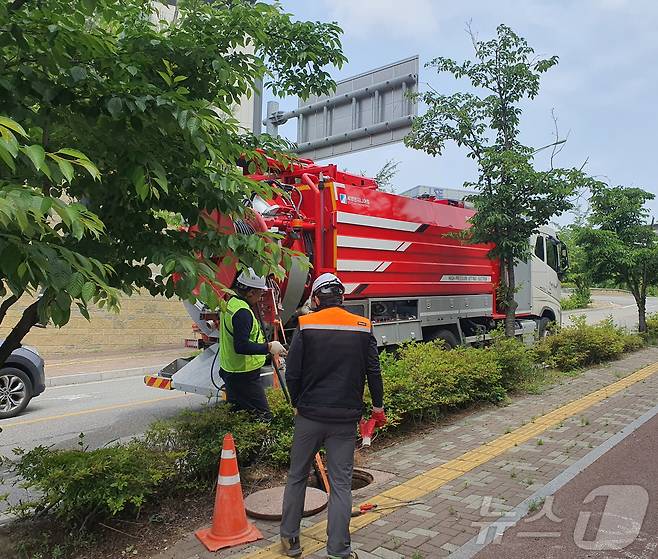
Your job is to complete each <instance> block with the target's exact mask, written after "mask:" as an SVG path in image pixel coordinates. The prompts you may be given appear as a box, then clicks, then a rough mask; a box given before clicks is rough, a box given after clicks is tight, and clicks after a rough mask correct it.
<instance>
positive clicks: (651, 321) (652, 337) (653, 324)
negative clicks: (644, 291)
mask: <svg viewBox="0 0 658 559" xmlns="http://www.w3.org/2000/svg"><path fill="white" fill-rule="evenodd" d="M645 338H646V339H647V341H648V342H649V343H656V342H657V341H658V314H656V313H654V314H650V315H649V316H647V331H646V334H645Z"/></svg>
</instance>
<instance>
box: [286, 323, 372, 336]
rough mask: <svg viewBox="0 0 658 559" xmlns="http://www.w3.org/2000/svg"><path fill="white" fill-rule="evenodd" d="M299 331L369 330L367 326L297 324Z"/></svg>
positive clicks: (368, 331)
mask: <svg viewBox="0 0 658 559" xmlns="http://www.w3.org/2000/svg"><path fill="white" fill-rule="evenodd" d="M299 329H300V330H343V331H346V332H367V333H368V334H369V333H370V328H368V327H367V326H357V325H356V324H354V325H352V324H302V323H300V324H299Z"/></svg>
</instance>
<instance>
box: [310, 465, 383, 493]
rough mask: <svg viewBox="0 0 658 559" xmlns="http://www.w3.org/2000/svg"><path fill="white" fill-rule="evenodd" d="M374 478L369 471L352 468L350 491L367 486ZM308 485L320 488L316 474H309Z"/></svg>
mask: <svg viewBox="0 0 658 559" xmlns="http://www.w3.org/2000/svg"><path fill="white" fill-rule="evenodd" d="M374 479H375V478H374V477H373V475H372V474H371V473H370V472H366V471H365V470H359V469H358V468H354V470H353V471H352V491H356V490H358V489H363V488H364V487H368V485H370V484H371V483H372V482H373V481H374ZM308 487H315V488H322V486H321V485H320V482H319V480H318V476H317V474H315V473H312V474H311V475H310V476H309V478H308Z"/></svg>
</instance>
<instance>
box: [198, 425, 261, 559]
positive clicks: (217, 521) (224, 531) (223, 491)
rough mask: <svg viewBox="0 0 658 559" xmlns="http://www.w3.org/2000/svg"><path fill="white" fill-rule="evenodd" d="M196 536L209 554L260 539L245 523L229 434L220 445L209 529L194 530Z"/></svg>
mask: <svg viewBox="0 0 658 559" xmlns="http://www.w3.org/2000/svg"><path fill="white" fill-rule="evenodd" d="M195 534H196V537H197V538H199V539H200V540H201V543H203V545H205V546H206V548H208V551H217V550H218V549H222V548H224V547H232V546H234V545H240V544H243V543H248V542H255V541H256V540H261V539H263V535H262V534H261V533H260V532H259V531H258V529H257V528H256V527H255V526H254V525H253V524H250V523H249V522H247V514H246V512H245V509H244V501H243V498H242V487H241V485H240V472H239V471H238V460H237V458H236V456H235V443H234V442H233V435H231V433H227V434H226V436H225V437H224V443H223V445H222V457H221V460H220V461H219V477H218V478H217V494H216V496H215V510H214V512H213V515H212V526H211V527H210V528H204V529H203V530H197V531H196V532H195Z"/></svg>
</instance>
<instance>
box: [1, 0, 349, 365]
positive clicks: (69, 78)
mask: <svg viewBox="0 0 658 559" xmlns="http://www.w3.org/2000/svg"><path fill="white" fill-rule="evenodd" d="M177 10H178V18H177V19H176V21H173V22H167V21H156V18H155V11H154V9H153V3H152V2H150V0H91V1H90V0H38V1H37V0H14V1H13V2H9V3H7V2H4V3H2V5H0V31H1V32H0V111H1V112H2V113H3V114H5V115H7V116H8V117H11V118H13V119H14V120H15V121H18V122H20V123H21V124H22V125H23V126H24V127H25V129H26V130H27V134H29V135H30V137H32V138H33V139H34V140H35V144H37V145H39V146H41V147H42V148H43V150H45V152H49V153H57V152H56V150H57V149H59V146H67V145H72V146H76V149H79V150H80V152H82V153H85V154H86V155H87V156H88V157H89V159H88V160H87V159H85V160H84V161H86V162H89V161H94V163H95V164H96V165H97V166H98V171H99V174H100V180H96V179H97V178H98V177H93V176H90V175H89V173H86V172H85V171H84V169H82V167H85V165H90V163H85V165H82V164H81V163H80V164H79V165H78V166H77V167H75V166H74V167H71V165H70V164H69V163H67V162H66V161H65V160H66V158H67V157H72V156H71V155H66V154H63V158H62V162H60V161H57V162H56V163H57V165H53V163H54V161H51V160H50V159H47V161H46V163H43V161H42V160H43V157H40V158H39V164H40V165H41V166H42V168H40V169H39V171H40V173H41V174H40V175H39V176H37V174H38V173H37V172H36V171H34V170H33V171H34V172H32V173H31V174H29V173H27V170H28V169H29V167H24V168H23V170H24V171H26V174H24V176H22V179H25V180H26V181H27V184H33V185H34V186H35V187H38V188H39V189H40V190H41V192H42V194H43V195H44V196H46V197H48V198H49V199H51V200H57V199H60V198H62V197H64V196H68V197H69V198H70V199H71V200H74V201H78V202H79V203H78V204H76V205H75V206H74V207H75V208H76V209H77V210H76V211H79V212H82V210H83V209H84V210H85V211H87V212H89V214H88V215H89V216H92V215H94V216H97V218H98V220H100V221H99V223H102V224H104V227H105V233H106V234H104V235H101V234H98V235H94V234H86V235H83V236H81V237H78V236H75V235H74V236H73V237H70V238H68V239H67V241H66V243H67V244H66V246H67V248H68V249H69V250H73V251H75V252H78V253H79V254H81V255H85V256H86V257H88V258H90V257H93V258H94V259H95V260H96V261H97V262H98V263H99V265H101V266H103V267H105V269H106V270H108V271H111V273H110V274H108V276H107V278H106V279H107V281H108V286H109V287H111V288H114V289H119V290H121V291H123V292H125V293H127V294H130V293H132V292H134V290H136V289H139V288H145V289H147V290H148V291H149V292H150V293H152V294H154V295H156V294H163V295H165V296H167V297H173V296H178V297H181V298H183V299H194V298H197V297H198V298H199V299H201V300H203V301H204V302H207V303H208V304H209V305H210V306H212V307H214V306H216V304H217V302H218V299H217V292H216V289H214V287H217V286H211V285H210V284H209V283H208V282H207V281H206V278H214V277H215V274H216V272H217V263H218V262H221V261H222V259H225V260H224V261H228V260H229V259H230V258H231V257H232V255H236V256H237V257H239V260H240V265H241V266H242V265H245V266H246V265H248V266H252V267H253V268H255V269H256V271H257V272H259V273H264V272H273V273H276V274H279V275H280V274H281V270H280V267H279V264H280V263H282V262H283V263H284V265H285V264H287V262H288V260H289V255H288V254H287V253H286V251H282V250H281V248H280V247H279V245H278V244H277V242H276V240H277V238H276V236H275V235H272V234H267V233H264V234H251V235H249V234H233V233H231V231H229V230H227V229H226V228H225V227H223V226H220V225H219V224H218V222H217V219H215V218H214V217H212V216H214V215H217V213H215V214H213V212H215V211H216V212H218V213H219V214H222V215H225V216H230V217H232V218H235V219H241V218H245V219H246V218H247V217H248V214H249V210H248V208H247V206H248V202H249V200H250V199H251V198H252V197H253V195H255V194H260V195H261V196H268V195H269V194H270V188H271V187H269V186H268V185H267V184H266V183H264V182H256V181H253V180H250V179H248V178H247V177H246V176H244V174H243V169H244V170H248V171H250V172H256V171H263V170H265V171H266V168H265V164H264V153H270V154H272V153H279V154H283V155H278V156H277V157H279V159H281V161H282V162H283V164H285V161H286V156H285V152H286V149H287V148H288V147H289V146H288V145H287V144H285V143H283V142H282V141H281V140H278V139H273V138H269V137H268V136H267V135H263V136H261V137H256V136H255V135H253V134H251V133H248V132H247V131H245V130H242V129H241V128H240V126H239V123H238V121H237V120H236V119H235V118H234V116H233V113H232V109H233V107H234V106H235V105H236V104H237V103H239V102H240V100H241V98H243V96H247V95H252V94H253V91H254V90H255V88H256V87H257V84H258V83H259V82H260V80H264V81H265V83H266V85H268V86H269V88H270V89H271V90H272V91H273V92H274V93H275V94H279V95H282V94H291V95H300V96H302V97H306V96H308V95H310V94H320V93H325V92H327V91H329V90H330V89H331V88H332V87H333V85H334V84H333V81H332V80H331V78H330V76H329V74H328V73H327V71H326V70H325V66H327V65H332V64H333V65H337V66H341V65H342V63H343V62H344V61H345V58H344V56H343V55H342V53H341V46H340V41H339V36H340V33H341V31H340V28H339V27H338V26H337V25H335V24H332V23H319V22H297V21H293V19H292V17H291V16H290V14H286V13H284V12H283V11H282V9H281V7H280V6H279V5H278V4H276V5H270V4H265V3H255V2H248V1H246V0H225V1H215V2H207V1H205V0H180V1H179V2H178V7H177ZM60 155H62V154H61V153H60ZM81 161H82V160H81ZM45 165H47V166H45ZM49 173H50V174H49ZM74 179H75V180H74ZM15 184H17V183H15ZM172 216H174V217H175V216H178V218H179V219H180V220H181V221H182V222H184V223H185V224H186V225H188V226H194V227H195V229H196V231H197V233H196V234H194V235H190V234H188V233H187V232H186V231H183V230H179V229H178V228H175V227H170V226H168V224H167V222H170V223H171V222H175V221H176V219H172ZM90 219H91V218H90ZM98 226H99V227H100V225H98ZM11 262H12V266H13V267H14V268H15V270H18V269H19V268H21V269H23V268H25V267H26V266H27V267H29V268H30V269H35V270H37V269H41V264H40V263H38V262H36V261H34V260H31V257H30V255H28V254H23V255H22V257H21V258H14V259H13V260H12V261H11ZM41 271H42V272H43V270H41ZM41 275H44V274H43V273H42V274H41ZM6 277H7V276H4V277H1V278H0V280H1V281H2V282H3V283H2V286H3V289H5V290H7V289H9V290H12V287H13V286H12V285H9V284H8V282H7V280H6V279H5V278H6ZM175 278H178V279H177V280H175ZM200 282H201V286H200V290H199V292H198V293H197V291H196V289H195V288H197V286H198V285H199V283H200ZM220 287H221V286H220ZM20 294H21V293H13V296H9V297H7V298H5V299H4V301H2V305H3V308H4V309H5V311H6V309H7V308H8V307H9V306H11V304H12V303H13V301H14V300H15V298H16V297H17V296H19V295H20ZM60 302H61V303H64V300H63V298H62V300H61V301H60ZM23 318H24V319H25V320H26V323H29V324H30V326H31V325H32V324H34V323H35V320H34V317H33V316H30V317H26V316H25V315H24V316H23ZM66 318H68V315H66ZM21 320H23V319H21ZM63 323H65V321H64V320H63V321H59V324H63ZM0 363H1V360H0Z"/></svg>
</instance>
